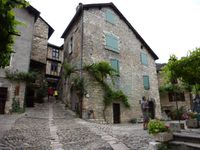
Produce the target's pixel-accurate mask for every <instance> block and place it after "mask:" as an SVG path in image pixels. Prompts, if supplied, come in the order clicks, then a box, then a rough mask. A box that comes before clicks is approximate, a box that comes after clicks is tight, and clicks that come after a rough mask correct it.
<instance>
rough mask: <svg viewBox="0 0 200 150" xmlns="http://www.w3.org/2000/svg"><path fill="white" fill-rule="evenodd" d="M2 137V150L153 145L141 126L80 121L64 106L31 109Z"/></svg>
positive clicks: (142, 148) (142, 149)
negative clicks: (149, 143)
mask: <svg viewBox="0 0 200 150" xmlns="http://www.w3.org/2000/svg"><path fill="white" fill-rule="evenodd" d="M5 117H7V116H5ZM1 119H3V116H1ZM1 134H2V136H0V138H1V139H0V150H10V149H17V150H21V149H22V150H23V149H26V150H29V149H30V150H48V149H59V150H62V149H64V150H112V149H114V150H123V149H124V150H126V149H127V150H128V149H131V150H145V149H147V147H148V142H149V141H150V137H149V136H148V134H147V131H144V130H142V125H141V124H118V125H116V124H97V123H92V122H88V121H85V120H82V119H79V118H76V117H75V115H74V114H73V113H72V112H71V111H69V110H65V109H64V106H63V105H62V104H60V103H45V104H37V105H36V106H35V107H34V108H29V109H27V112H26V113H25V115H22V116H21V117H19V118H18V119H16V121H15V123H13V125H12V127H11V129H10V130H7V131H4V132H1Z"/></svg>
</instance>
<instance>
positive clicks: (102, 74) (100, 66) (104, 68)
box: [84, 61, 118, 82]
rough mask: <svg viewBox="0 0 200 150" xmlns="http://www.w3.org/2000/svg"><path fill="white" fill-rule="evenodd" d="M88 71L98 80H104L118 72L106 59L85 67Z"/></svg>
mask: <svg viewBox="0 0 200 150" xmlns="http://www.w3.org/2000/svg"><path fill="white" fill-rule="evenodd" d="M84 68H85V69H86V70H87V71H89V72H90V73H92V74H93V76H94V77H95V78H96V80H97V81H100V82H103V81H104V79H105V78H107V77H108V76H110V77H111V78H112V77H114V76H116V75H117V74H118V73H117V72H116V70H115V69H113V68H112V67H111V65H110V64H109V63H108V62H106V61H101V62H99V63H95V64H92V65H88V66H85V67H84Z"/></svg>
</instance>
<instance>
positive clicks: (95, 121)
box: [88, 119, 107, 124]
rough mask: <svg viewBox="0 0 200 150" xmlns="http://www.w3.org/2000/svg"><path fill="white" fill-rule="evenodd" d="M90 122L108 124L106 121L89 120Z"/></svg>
mask: <svg viewBox="0 0 200 150" xmlns="http://www.w3.org/2000/svg"><path fill="white" fill-rule="evenodd" d="M88 121H89V122H94V123H99V124H107V122H106V121H105V120H104V119H88Z"/></svg>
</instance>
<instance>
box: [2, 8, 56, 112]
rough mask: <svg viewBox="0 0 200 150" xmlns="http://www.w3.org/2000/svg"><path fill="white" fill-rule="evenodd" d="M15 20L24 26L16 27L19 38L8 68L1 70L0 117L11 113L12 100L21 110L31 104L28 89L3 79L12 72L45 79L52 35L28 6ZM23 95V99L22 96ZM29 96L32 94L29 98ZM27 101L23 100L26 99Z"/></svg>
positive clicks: (19, 11)
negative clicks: (34, 74) (49, 41)
mask: <svg viewBox="0 0 200 150" xmlns="http://www.w3.org/2000/svg"><path fill="white" fill-rule="evenodd" d="M15 16H16V19H17V20H19V21H20V22H22V23H24V24H25V25H19V26H17V29H18V30H19V31H20V36H17V37H16V39H15V43H14V47H13V49H14V53H12V55H11V58H10V65H9V66H7V67H5V68H3V69H0V113H1V114H4V113H6V114H7V113H10V112H11V110H12V104H13V100H14V99H15V100H16V101H19V103H20V107H21V108H23V107H24V102H25V99H26V100H27V101H26V104H27V103H29V102H30V100H31V97H33V96H34V93H33V92H30V89H29V88H27V85H26V83H25V82H21V81H18V82H15V81H10V80H8V79H7V78H6V73H5V72H6V70H10V71H11V72H25V73H27V72H29V71H31V70H37V71H40V73H41V74H42V75H43V79H44V78H45V76H44V75H45V69H46V55H47V43H48V39H49V37H50V36H51V35H52V33H53V31H54V30H53V28H52V27H51V26H50V25H49V24H48V23H47V22H46V21H45V20H44V19H42V18H41V17H40V12H39V11H38V10H36V9H35V8H33V7H32V6H28V7H27V8H22V9H15ZM25 93H26V96H27V97H26V96H25ZM30 93H31V94H30ZM25 97H26V98H25Z"/></svg>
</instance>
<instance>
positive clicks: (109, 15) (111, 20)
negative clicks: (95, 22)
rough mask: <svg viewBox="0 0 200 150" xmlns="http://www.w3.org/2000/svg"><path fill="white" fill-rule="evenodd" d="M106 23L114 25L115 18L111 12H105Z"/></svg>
mask: <svg viewBox="0 0 200 150" xmlns="http://www.w3.org/2000/svg"><path fill="white" fill-rule="evenodd" d="M106 21H107V22H109V23H111V24H115V23H116V16H115V15H114V14H113V13H112V12H111V11H109V10H108V11H106Z"/></svg>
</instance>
